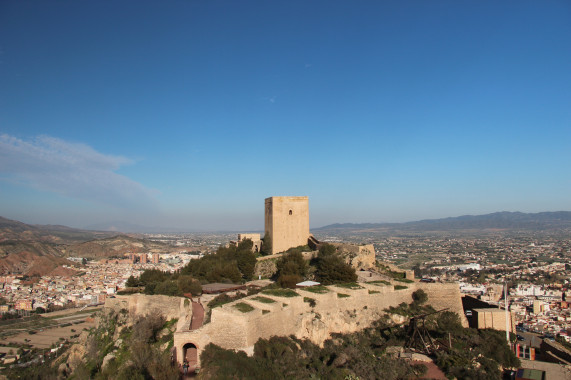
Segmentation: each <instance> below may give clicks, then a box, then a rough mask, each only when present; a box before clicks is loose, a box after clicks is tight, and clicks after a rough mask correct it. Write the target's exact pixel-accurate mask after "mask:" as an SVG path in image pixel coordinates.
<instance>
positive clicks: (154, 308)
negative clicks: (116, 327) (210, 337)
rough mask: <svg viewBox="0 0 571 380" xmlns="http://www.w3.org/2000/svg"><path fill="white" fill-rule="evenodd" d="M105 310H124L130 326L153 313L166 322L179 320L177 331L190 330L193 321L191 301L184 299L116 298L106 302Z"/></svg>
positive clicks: (138, 296)
mask: <svg viewBox="0 0 571 380" xmlns="http://www.w3.org/2000/svg"><path fill="white" fill-rule="evenodd" d="M105 308H107V309H112V310H115V312H120V311H121V310H124V311H125V312H126V313H127V315H128V318H129V322H128V324H130V323H132V322H133V321H134V320H135V319H136V318H137V317H139V316H146V315H149V314H152V313H159V314H161V315H162V316H163V317H164V318H165V319H166V320H171V319H175V318H177V319H178V323H177V330H183V329H184V328H185V326H187V327H186V328H188V327H189V326H190V321H191V320H192V305H191V301H190V299H188V298H183V297H170V296H163V295H147V294H132V295H128V296H116V297H115V298H107V299H106V300H105ZM179 326H180V328H179Z"/></svg>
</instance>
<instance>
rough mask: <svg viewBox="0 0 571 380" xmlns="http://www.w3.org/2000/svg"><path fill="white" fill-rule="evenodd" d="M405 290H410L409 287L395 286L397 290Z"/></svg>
mask: <svg viewBox="0 0 571 380" xmlns="http://www.w3.org/2000/svg"><path fill="white" fill-rule="evenodd" d="M403 289H408V286H404V285H395V290H403Z"/></svg>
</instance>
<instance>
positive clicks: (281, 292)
mask: <svg viewBox="0 0 571 380" xmlns="http://www.w3.org/2000/svg"><path fill="white" fill-rule="evenodd" d="M262 293H263V294H267V295H269V296H276V297H297V296H299V294H297V293H296V292H295V291H293V290H291V289H266V290H262Z"/></svg>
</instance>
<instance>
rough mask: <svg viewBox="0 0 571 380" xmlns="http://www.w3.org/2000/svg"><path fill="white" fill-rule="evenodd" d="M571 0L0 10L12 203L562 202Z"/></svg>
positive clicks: (197, 208)
mask: <svg viewBox="0 0 571 380" xmlns="http://www.w3.org/2000/svg"><path fill="white" fill-rule="evenodd" d="M570 21H571V3H570V2H568V1H548V2H544V1H502V2H498V1H491V0H490V1H457V0H453V1H420V0H419V1H406V0H405V1H332V0H328V1H292V0H290V1H216V0H211V1H205V0H197V1H192V0H186V1H170V2H156V1H141V0H138V1H113V2H103V1H57V2H52V1H50V2H46V1H3V2H1V3H0V215H1V216H4V217H8V218H11V219H17V220H21V221H24V222H27V223H40V224H47V223H50V224H64V225H69V226H73V227H84V226H89V225H93V224H98V223H107V222H112V221H127V222H130V223H133V224H139V225H145V226H158V227H175V228H179V229H182V230H189V231H199V230H242V231H247V230H255V229H262V228H263V205H264V198H266V197H269V196H277V195H307V196H309V204H310V224H311V226H312V227H319V226H323V225H326V224H330V223H335V222H402V221H411V220H419V219H427V218H440V217H447V216H458V215H464V214H485V213H490V212H495V211H522V212H539V211H556V210H571V196H570V194H571V171H570V168H571V148H570V146H571V69H570V68H571V22H570Z"/></svg>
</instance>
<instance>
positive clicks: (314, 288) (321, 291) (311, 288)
mask: <svg viewBox="0 0 571 380" xmlns="http://www.w3.org/2000/svg"><path fill="white" fill-rule="evenodd" d="M303 290H305V291H307V292H311V293H317V294H324V293H327V292H329V289H328V288H327V287H326V286H324V285H316V286H308V287H304V288H303Z"/></svg>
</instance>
